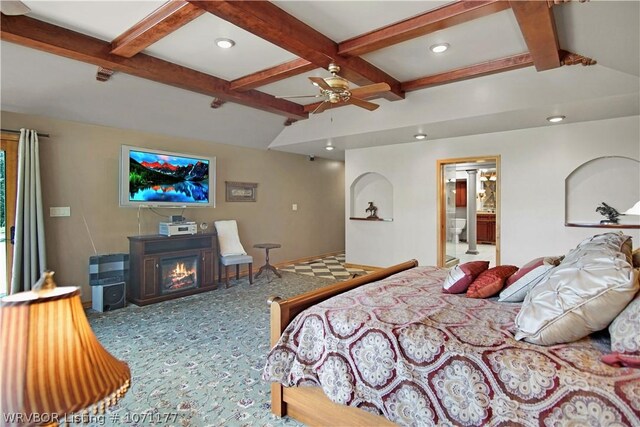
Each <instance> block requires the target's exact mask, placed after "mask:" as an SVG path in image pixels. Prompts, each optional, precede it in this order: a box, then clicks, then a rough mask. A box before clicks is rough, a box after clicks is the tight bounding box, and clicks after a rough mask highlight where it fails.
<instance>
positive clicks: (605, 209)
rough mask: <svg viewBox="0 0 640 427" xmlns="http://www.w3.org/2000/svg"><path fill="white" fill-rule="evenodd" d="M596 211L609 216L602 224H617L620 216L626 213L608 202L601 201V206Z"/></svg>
mask: <svg viewBox="0 0 640 427" xmlns="http://www.w3.org/2000/svg"><path fill="white" fill-rule="evenodd" d="M596 212H598V213H599V214H600V215H602V216H606V217H607V219H603V220H602V221H600V224H617V223H618V217H619V216H620V215H624V214H621V213H620V212H618V211H617V210H616V209H615V208H613V207H611V206H609V205H608V204H606V203H605V202H602V203H600V206H598V207H597V208H596Z"/></svg>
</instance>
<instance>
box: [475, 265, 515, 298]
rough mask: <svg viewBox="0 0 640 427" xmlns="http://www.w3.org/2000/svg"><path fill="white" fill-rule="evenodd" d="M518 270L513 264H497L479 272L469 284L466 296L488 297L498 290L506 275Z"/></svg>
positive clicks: (502, 284)
mask: <svg viewBox="0 0 640 427" xmlns="http://www.w3.org/2000/svg"><path fill="white" fill-rule="evenodd" d="M516 271H518V267H516V266H515V265H499V266H497V267H493V268H490V269H488V270H486V271H483V272H482V273H480V275H479V276H478V278H477V279H476V280H474V281H473V283H471V285H469V289H468V290H467V297H469V298H489V297H490V296H493V295H495V294H497V293H498V292H500V289H502V287H503V286H504V282H505V281H506V280H507V277H509V276H511V275H512V274H513V273H515V272H516Z"/></svg>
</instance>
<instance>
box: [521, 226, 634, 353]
mask: <svg viewBox="0 0 640 427" xmlns="http://www.w3.org/2000/svg"><path fill="white" fill-rule="evenodd" d="M628 239H631V237H629V236H623V235H621V234H617V233H608V235H600V236H595V237H594V238H591V239H588V240H585V241H584V242H582V243H581V244H580V245H578V247H577V248H576V249H574V250H572V251H570V252H569V254H567V256H566V257H565V259H564V260H563V261H562V263H561V264H560V265H559V266H558V267H556V268H554V269H553V270H551V271H550V272H549V274H548V275H546V276H545V278H544V281H543V282H542V283H539V284H538V285H536V286H535V287H534V288H533V289H532V290H531V291H530V292H529V294H528V295H527V297H526V299H525V301H524V303H523V305H522V308H521V310H520V313H518V315H517V316H516V320H515V322H516V329H517V330H516V335H515V338H516V339H517V340H525V341H528V342H531V343H534V344H542V345H552V344H559V343H565V342H571V341H575V340H578V339H580V338H583V337H585V336H587V335H589V334H590V333H592V332H595V331H599V330H601V329H604V328H606V327H607V326H608V325H609V324H610V323H611V321H612V320H613V319H615V318H616V316H618V314H619V313H620V312H621V311H622V310H623V309H624V308H625V307H626V305H627V304H628V303H629V301H631V299H632V298H633V296H634V295H635V294H636V292H637V291H638V287H639V286H640V284H639V283H638V271H637V270H635V269H633V267H632V266H631V264H630V263H629V262H628V260H627V256H626V254H625V253H623V252H622V250H621V249H622V246H623V243H624V244H625V246H626V241H627V240H628Z"/></svg>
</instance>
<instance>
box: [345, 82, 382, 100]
mask: <svg viewBox="0 0 640 427" xmlns="http://www.w3.org/2000/svg"><path fill="white" fill-rule="evenodd" d="M389 90H391V86H389V85H388V84H387V83H375V84H372V85H367V86H362V87H357V88H355V89H353V90H351V95H353V96H355V97H356V98H365V97H367V96H372V95H377V94H379V93H382V92H387V91H389Z"/></svg>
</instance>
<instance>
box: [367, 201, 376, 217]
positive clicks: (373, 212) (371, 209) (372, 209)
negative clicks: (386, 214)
mask: <svg viewBox="0 0 640 427" xmlns="http://www.w3.org/2000/svg"><path fill="white" fill-rule="evenodd" d="M365 212H367V213H369V212H371V213H370V214H369V216H368V217H367V219H377V218H378V207H377V206H375V205H374V204H373V202H369V207H367V209H365Z"/></svg>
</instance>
